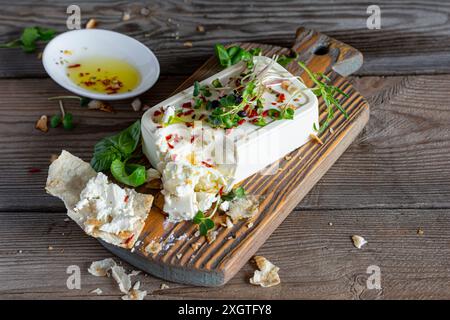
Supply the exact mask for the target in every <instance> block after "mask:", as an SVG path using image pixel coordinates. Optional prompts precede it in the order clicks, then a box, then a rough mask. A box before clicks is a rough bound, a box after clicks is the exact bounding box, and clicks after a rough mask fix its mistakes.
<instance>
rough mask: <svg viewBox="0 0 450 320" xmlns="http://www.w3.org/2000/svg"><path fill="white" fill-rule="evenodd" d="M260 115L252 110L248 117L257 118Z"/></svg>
mask: <svg viewBox="0 0 450 320" xmlns="http://www.w3.org/2000/svg"><path fill="white" fill-rule="evenodd" d="M257 115H258V112H257V111H256V110H255V109H252V110H251V111H250V114H249V115H248V117H249V118H253V117H256V116H257Z"/></svg>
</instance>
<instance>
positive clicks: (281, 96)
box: [278, 93, 286, 102]
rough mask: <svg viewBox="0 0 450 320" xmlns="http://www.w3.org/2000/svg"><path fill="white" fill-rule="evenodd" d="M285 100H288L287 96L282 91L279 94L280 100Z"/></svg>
mask: <svg viewBox="0 0 450 320" xmlns="http://www.w3.org/2000/svg"><path fill="white" fill-rule="evenodd" d="M284 100H286V96H285V95H284V93H280V94H279V95H278V102H284Z"/></svg>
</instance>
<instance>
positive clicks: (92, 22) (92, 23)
mask: <svg viewBox="0 0 450 320" xmlns="http://www.w3.org/2000/svg"><path fill="white" fill-rule="evenodd" d="M95 27H97V20H95V19H89V21H88V22H87V23H86V29H94V28H95Z"/></svg>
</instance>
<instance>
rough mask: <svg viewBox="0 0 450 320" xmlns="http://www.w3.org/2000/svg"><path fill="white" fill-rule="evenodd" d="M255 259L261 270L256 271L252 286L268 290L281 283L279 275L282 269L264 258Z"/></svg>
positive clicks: (251, 281) (257, 257)
mask: <svg viewBox="0 0 450 320" xmlns="http://www.w3.org/2000/svg"><path fill="white" fill-rule="evenodd" d="M253 259H254V260H255V262H256V265H257V267H258V269H259V270H255V273H254V275H253V277H252V278H250V283H251V284H253V285H260V286H261V287H264V288H268V287H273V286H276V285H277V284H279V283H280V282H281V280H280V276H279V275H278V271H279V270H280V268H278V267H277V266H275V265H273V264H272V263H271V262H270V261H269V260H267V259H266V258H264V257H262V256H255V257H254V258H253Z"/></svg>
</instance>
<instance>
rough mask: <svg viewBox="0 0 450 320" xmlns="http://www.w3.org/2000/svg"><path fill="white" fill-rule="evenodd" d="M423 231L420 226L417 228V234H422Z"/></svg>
mask: <svg viewBox="0 0 450 320" xmlns="http://www.w3.org/2000/svg"><path fill="white" fill-rule="evenodd" d="M424 233H425V232H424V231H423V230H422V229H421V228H419V229H417V234H418V235H419V236H423V235H424Z"/></svg>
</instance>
